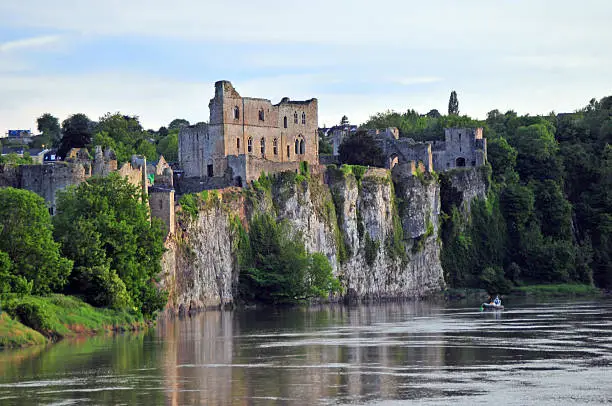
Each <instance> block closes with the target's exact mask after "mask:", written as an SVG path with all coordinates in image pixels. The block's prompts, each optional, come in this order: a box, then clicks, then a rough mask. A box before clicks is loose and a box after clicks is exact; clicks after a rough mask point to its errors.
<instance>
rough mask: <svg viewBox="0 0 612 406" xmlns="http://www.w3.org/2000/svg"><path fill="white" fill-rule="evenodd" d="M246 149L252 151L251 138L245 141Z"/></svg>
mask: <svg viewBox="0 0 612 406" xmlns="http://www.w3.org/2000/svg"><path fill="white" fill-rule="evenodd" d="M247 149H248V151H249V153H250V152H253V138H249V140H248V141H247Z"/></svg>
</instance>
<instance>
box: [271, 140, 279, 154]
mask: <svg viewBox="0 0 612 406" xmlns="http://www.w3.org/2000/svg"><path fill="white" fill-rule="evenodd" d="M272 149H273V150H274V155H278V139H277V138H274V141H272Z"/></svg>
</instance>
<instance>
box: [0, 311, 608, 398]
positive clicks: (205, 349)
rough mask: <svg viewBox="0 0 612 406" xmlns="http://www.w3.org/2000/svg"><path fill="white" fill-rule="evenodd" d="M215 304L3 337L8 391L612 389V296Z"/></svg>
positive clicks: (1, 383)
mask: <svg viewBox="0 0 612 406" xmlns="http://www.w3.org/2000/svg"><path fill="white" fill-rule="evenodd" d="M505 304H506V305H507V308H508V310H506V311H504V312H480V311H479V309H478V304H477V303H472V304H470V305H469V306H468V305H467V304H464V303H450V304H445V303H429V302H406V303H387V304H380V305H359V306H340V305H334V306H324V307H318V308H308V309H276V310H270V309H266V310H242V311H209V312H205V313H201V314H198V315H196V316H194V317H191V318H185V319H180V320H179V319H169V320H162V321H160V322H159V323H158V326H157V327H156V328H154V329H151V330H149V331H147V332H142V333H126V334H120V335H109V336H97V337H92V338H84V339H79V340H64V341H61V342H59V343H57V344H54V345H50V346H47V347H46V348H42V347H38V348H28V349H22V350H10V351H8V350H6V351H0V405H39V404H40V405H98V404H113V405H157V404H160V405H164V404H167V405H343V404H365V405H405V404H449V405H451V404H452V405H478V404H486V405H491V404H499V405H525V404H537V405H566V404H578V405H584V404H604V403H610V402H612V300H609V299H607V300H604V301H603V302H598V303H596V302H593V301H577V302H567V301H564V302H554V301H553V302H548V303H539V304H537V305H535V304H530V303H528V302H526V301H525V300H519V299H516V300H514V302H513V300H512V299H509V300H507V301H506V302H505Z"/></svg>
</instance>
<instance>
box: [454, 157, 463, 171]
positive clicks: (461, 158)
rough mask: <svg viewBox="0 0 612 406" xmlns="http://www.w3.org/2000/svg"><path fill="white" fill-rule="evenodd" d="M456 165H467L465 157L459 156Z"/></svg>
mask: <svg viewBox="0 0 612 406" xmlns="http://www.w3.org/2000/svg"><path fill="white" fill-rule="evenodd" d="M455 166H456V167H457V168H463V167H464V166H465V158H463V157H459V158H457V159H456V160H455Z"/></svg>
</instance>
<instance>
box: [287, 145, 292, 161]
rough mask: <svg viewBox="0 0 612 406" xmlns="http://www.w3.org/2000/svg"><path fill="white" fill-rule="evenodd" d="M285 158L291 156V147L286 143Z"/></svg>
mask: <svg viewBox="0 0 612 406" xmlns="http://www.w3.org/2000/svg"><path fill="white" fill-rule="evenodd" d="M287 158H291V148H289V145H287Z"/></svg>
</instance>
